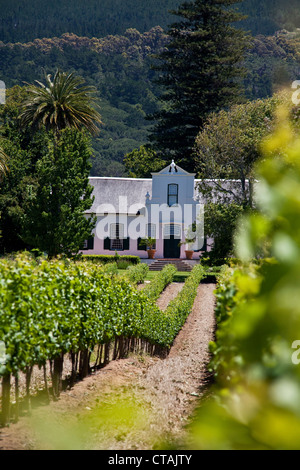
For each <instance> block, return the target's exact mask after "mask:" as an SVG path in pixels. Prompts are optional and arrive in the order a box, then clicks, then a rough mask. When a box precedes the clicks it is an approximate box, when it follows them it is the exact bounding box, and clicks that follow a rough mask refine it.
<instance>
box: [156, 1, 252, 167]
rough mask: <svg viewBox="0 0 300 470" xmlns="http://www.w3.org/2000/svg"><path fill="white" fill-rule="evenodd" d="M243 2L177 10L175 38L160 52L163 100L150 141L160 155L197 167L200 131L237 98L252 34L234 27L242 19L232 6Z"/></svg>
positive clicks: (189, 5) (191, 5)
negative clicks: (213, 114)
mask: <svg viewBox="0 0 300 470" xmlns="http://www.w3.org/2000/svg"><path fill="white" fill-rule="evenodd" d="M236 3H239V0H222V1H220V0H218V1H216V0H209V1H207V0H195V1H193V2H185V3H183V4H181V5H180V7H179V8H178V10H176V11H174V14H175V15H177V16H178V22H175V23H173V24H172V25H171V26H170V28H169V30H168V36H169V38H170V41H169V42H168V43H167V45H166V48H165V50H163V51H162V53H161V54H159V55H158V56H157V62H156V63H155V66H154V67H155V68H156V69H157V70H158V71H159V79H158V83H159V84H160V85H161V88H162V94H161V96H160V100H161V101H162V103H163V105H164V106H163V109H162V110H161V111H159V112H158V113H155V114H154V116H153V119H154V121H155V125H154V127H153V132H152V134H151V135H150V142H151V144H152V145H153V148H154V149H155V150H157V151H158V153H159V154H160V156H162V157H165V158H167V159H168V160H169V159H170V158H171V157H172V158H174V159H176V161H177V162H178V164H179V165H181V166H183V167H184V168H185V169H186V170H189V171H193V167H194V163H193V160H192V149H193V146H194V141H195V138H196V135H197V134H198V132H199V130H200V129H201V128H202V126H203V124H204V122H205V121H206V119H207V117H208V116H209V114H210V113H211V112H213V111H217V110H220V109H223V108H224V107H226V106H228V105H230V104H232V103H234V102H237V101H238V100H239V99H240V95H241V80H240V78H241V76H242V75H243V69H242V67H241V63H242V61H243V57H244V52H245V49H246V46H247V39H246V35H245V33H244V32H243V31H242V30H239V29H237V28H236V27H234V26H233V23H234V22H237V21H239V20H240V19H241V15H239V14H238V13H237V12H236V10H234V9H233V8H230V7H232V5H234V4H236Z"/></svg>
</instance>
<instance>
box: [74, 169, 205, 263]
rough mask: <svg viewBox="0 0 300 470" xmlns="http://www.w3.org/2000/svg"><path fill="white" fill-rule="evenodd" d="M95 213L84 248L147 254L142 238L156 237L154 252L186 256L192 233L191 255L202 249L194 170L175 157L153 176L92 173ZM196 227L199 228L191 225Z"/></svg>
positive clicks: (87, 251)
mask: <svg viewBox="0 0 300 470" xmlns="http://www.w3.org/2000/svg"><path fill="white" fill-rule="evenodd" d="M90 184H91V185H92V186H93V188H94V191H93V196H94V198H95V199H94V203H93V206H92V208H91V209H90V211H88V213H87V216H89V214H93V215H96V217H97V223H96V227H95V229H94V234H93V235H94V237H93V239H91V240H88V241H87V242H86V246H85V247H84V251H83V252H84V253H85V254H114V253H115V251H117V252H120V254H124V255H125V254H127V255H136V256H139V257H140V258H147V257H148V254H147V251H146V247H145V246H143V245H142V244H141V240H142V239H143V238H145V237H147V236H150V237H152V238H154V239H155V240H156V243H155V249H156V253H155V258H185V249H186V246H185V244H182V243H181V242H183V241H184V240H185V239H186V237H187V235H188V236H189V238H190V237H191V234H192V237H193V238H194V241H193V243H192V248H193V249H194V258H199V251H201V250H204V249H205V244H204V237H203V230H202V225H203V211H202V205H201V203H200V200H199V197H198V196H197V191H196V185H197V180H195V175H194V174H191V173H188V172H186V171H185V170H183V169H182V168H180V167H179V166H177V165H176V164H175V163H174V161H172V163H171V164H170V165H168V166H167V167H166V168H164V169H162V170H161V171H160V172H158V173H152V178H146V179H140V178H105V177H91V178H90ZM195 227H197V231H196V230H195Z"/></svg>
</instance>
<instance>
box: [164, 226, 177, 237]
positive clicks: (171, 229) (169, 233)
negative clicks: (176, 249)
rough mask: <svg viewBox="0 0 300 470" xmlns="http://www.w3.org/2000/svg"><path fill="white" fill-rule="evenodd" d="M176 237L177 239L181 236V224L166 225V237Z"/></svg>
mask: <svg viewBox="0 0 300 470" xmlns="http://www.w3.org/2000/svg"><path fill="white" fill-rule="evenodd" d="M170 237H174V238H176V239H180V238H181V226H180V225H178V224H168V225H165V226H164V239H168V238H170Z"/></svg>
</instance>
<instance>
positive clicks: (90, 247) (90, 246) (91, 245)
mask: <svg viewBox="0 0 300 470" xmlns="http://www.w3.org/2000/svg"><path fill="white" fill-rule="evenodd" d="M87 249H88V250H93V249H94V237H90V238H89V239H88V241H87Z"/></svg>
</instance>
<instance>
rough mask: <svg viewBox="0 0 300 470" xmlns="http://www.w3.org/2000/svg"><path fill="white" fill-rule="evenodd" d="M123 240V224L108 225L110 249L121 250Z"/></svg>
mask: <svg viewBox="0 0 300 470" xmlns="http://www.w3.org/2000/svg"><path fill="white" fill-rule="evenodd" d="M123 241H124V224H111V225H110V249H111V250H117V251H119V250H120V251H122V250H123V249H124V247H123Z"/></svg>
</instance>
